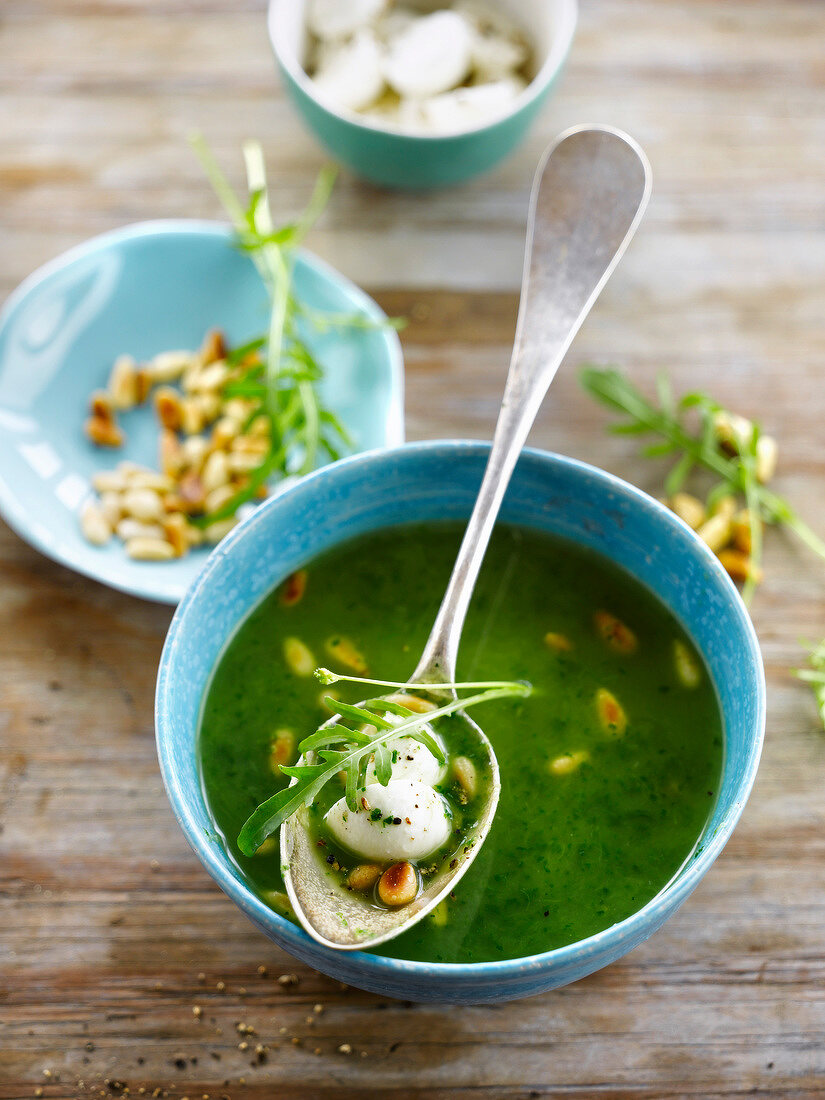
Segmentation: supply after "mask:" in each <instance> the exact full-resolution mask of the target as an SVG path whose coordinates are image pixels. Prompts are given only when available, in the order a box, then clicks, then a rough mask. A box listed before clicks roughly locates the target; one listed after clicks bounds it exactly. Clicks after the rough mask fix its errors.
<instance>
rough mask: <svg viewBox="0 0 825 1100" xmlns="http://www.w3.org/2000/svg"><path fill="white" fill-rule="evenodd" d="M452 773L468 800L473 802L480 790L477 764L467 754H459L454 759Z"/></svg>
mask: <svg viewBox="0 0 825 1100" xmlns="http://www.w3.org/2000/svg"><path fill="white" fill-rule="evenodd" d="M452 773H453V775H454V776H455V778H456V779H457V780H458V785H459V786H460V787H461V790H462V791H463V793H464V796H465V798H466V799H467V801H469V802H471V801H472V800H473V799H474V798H475V796H476V794H477V792H478V773H477V772H476V766H475V764H474V763H473V762H472V760H470V759H469V758H468V757H466V756H457V757H456V758H455V759H454V760H453V766H452Z"/></svg>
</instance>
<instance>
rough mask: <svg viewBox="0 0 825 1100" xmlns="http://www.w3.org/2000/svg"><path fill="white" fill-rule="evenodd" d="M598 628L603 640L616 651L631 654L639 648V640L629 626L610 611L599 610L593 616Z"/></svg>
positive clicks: (626, 654)
mask: <svg viewBox="0 0 825 1100" xmlns="http://www.w3.org/2000/svg"><path fill="white" fill-rule="evenodd" d="M593 622H594V623H595V624H596V630H597V631H598V634H599V636H600V637H601V639H602V641H604V642H606V643H607V644H608V646H609V647H610V648H611V649H612V650H613V651H614V652H616V653H623V654H624V655H625V656H629V655H630V654H632V653H635V652H636V650H637V649H638V648H639V641H638V639H637V637H636V635H635V634H634V633H633V631H632V630H631V629H630V627H629V626H625V624H624V623H623V622H622V621H621V619H617V618H616V616H615V615H611V614H610V612H609V611H597V612H596V614H595V615H594V616H593Z"/></svg>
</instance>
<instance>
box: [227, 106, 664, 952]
mask: <svg viewBox="0 0 825 1100" xmlns="http://www.w3.org/2000/svg"><path fill="white" fill-rule="evenodd" d="M649 195H650V168H649V165H648V162H647V158H646V157H645V155H644V153H643V152H642V150H641V149H640V148H639V146H638V145H637V144H636V143H635V142H634V141H633V140H632V139H630V138H629V137H628V136H627V135H625V134H622V133H621V132H619V131H617V130H613V129H610V128H608V127H579V128H576V129H573V130H569V131H567V132H566V133H564V134H562V135H561V136H560V137H559V139H558V140H557V141H556V142H555V143H554V144H553V145H552V146H551V147H550V149H548V151H547V153H546V154H545V156H544V157H543V158H542V161H541V163H540V165H539V167H538V170H537V172H536V177H535V181H534V184H533V191H532V197H531V201H530V214H529V221H528V226H527V247H526V255H525V263H524V275H523V281H522V289H521V304H520V308H519V316H518V325H517V329H516V338H515V346H514V349H513V355H512V359H511V362H510V369H509V373H508V376H507V382H506V385H505V391H504V398H503V401H502V404H501V410H500V413H499V417H498V422H497V425H496V430H495V436H494V439H493V444H492V448H491V451H490V456H489V460H488V463H487V467H486V470H485V473H484V478H483V480H482V484H481V488H480V490H479V494H478V497H477V499H476V502H475V506H474V508H473V512H472V515H471V516H470V520H469V523H468V526H467V530H466V532H465V535H464V539H463V541H462V544H461V548H460V550H459V554H458V558H457V560H456V563H455V567H454V569H453V572H452V575H451V577H450V581H449V584H448V586H447V590H446V592H445V594H444V598H443V601H442V603H441V606H440V609H439V611H438V614H437V616H436V620H435V623H434V625H433V629H432V632H431V634H430V637H429V640H428V642H427V644H426V646H425V648H424V652H423V654H422V656H421V660H420V661H419V663H418V667H417V668H416V670H415V672H414V673H413V675H412V677H411V678H410V681H409V683H408V684H406V685H400V684H399V685H391V684H385V683H383V682H381V681H367V680H364V681H362V682H363V683H365V684H366V683H369V684H373V685H378V687H379V688H381V687H384V688H386V687H393V688H395V689H396V690H394V691H393V692H392V693H390V694H384V695H382V696H381V698H378V699H370V700H365V701H364V702H363V703H361V704H359V705H358V706H356V707H352V706H348V705H346V704H337V703H334V704H333V705H335V706H336V709H337V711H338V713H336V714H335V715H334V717H333V718H331V719H330V720H329V721H328V722H326V723H325V724H324V726H322V727H321V728H320V729H319V730H318V731H317V732H316V734H314V735H313V736H312V737H310V738H307V739H306V740H305V741H304V742H302V752H303V755H302V757H301V759H300V760H299V761H298V764H297V765H296V766H295V767H294V768H291V769H285V770H286V771H287V774H290V775H292V784H291V786H290V787H289V788H287V792H289V794H288V795H286V794H285V793H282V794H281V795H280V796H279V797H280V800H281V801H280V803H279V806H280V808H281V813H280V821H282V822H283V823H282V826H281V863H282V868H283V872H284V880H285V884H286V889H287V893H288V896H289V899H290V902H291V904H292V907H293V909H294V911H295V914H296V916H297V918H298V919H299V920H300V922H301V924H302V925H303V926H304V928H305V929H306V931H307V932H308V933H309V934H310V935H311V936H312V937H313V938H314V939H315V940H318V941H319V942H320V943H323V944H326V945H327V946H329V947H334V948H339V949H345V950H346V949H356V948H360V949H364V948H370V947H376V946H378V945H379V944H381V943H384V942H386V941H387V940H389V939H392V938H393V937H395V936H398V935H400V934H401V933H402V932H403V931H405V929H407V928H409V927H411V926H412V925H413V924H415V923H417V922H418V921H420V920H421V919H422V917H424V916H426V915H427V914H428V913H431V912H433V910H435V909H436V907H437V906H438V905H439V903H440V902H441V901H442V900H443V899H444V898H445V896H446V895H447V894H448V893H449V892H450V891H451V890H452V889H454V887H455V885H456V883H457V881H458V880H459V879H460V878H461V876H462V875H463V874H464V873H465V872H466V871H467V869H468V867H469V866H470V864H471V863H472V862H473V860H474V858H475V857H476V855H477V854H478V852H479V850H480V848H481V845H482V844H483V842H484V840H485V838H486V836H487V834H488V832H489V830H490V826H491V824H492V822H493V818H494V816H495V812H496V806H497V804H498V798H499V792H500V787H501V780H500V776H499V768H498V762H497V760H496V755H495V752H494V751H493V747H492V745H491V744H490V742H489V740H488V739H487V737H486V736H485V735H484V731H483V730H482V729H481V728H480V726H478V725H477V723H476V722H474V721H473V720H472V719H471V718H470V717H469V716H468V714H467V710H468V709H469V707H470V706H471V705H474V704H476V703H479V702H483V701H485V700H487V699H492V698H500V697H502V696H506V695H517V694H519V693H522V694H526V693H528V692H529V686H527V685H520V684H456V683H455V670H456V657H457V653H458V646H459V641H460V638H461V631H462V627H463V625H464V619H465V616H466V613H467V608H468V606H469V603H470V598H471V596H472V593H473V588H474V586H475V582H476V579H477V577H478V573H479V569H480V567H481V562H482V560H483V558H484V554H485V551H486V549H487V545H488V542H489V539H490V534H491V532H492V529H493V525H494V524H495V521H496V517H497V515H498V512H499V508H500V506H501V502H502V499H503V497H504V493H505V490H506V488H507V485H508V483H509V480H510V476H511V474H512V471H513V469H514V467H515V464H516V460H517V459H518V456H519V453H520V451H521V449H522V447H523V446H524V443H525V441H526V439H527V434H528V432H529V430H530V428H531V426H532V424H533V421H534V419H535V417H536V414H537V412H538V410H539V407H540V405H541V403H542V400H543V398H544V396H545V394H546V392H547V389H548V387H549V385H550V382H551V381H552V379H553V376H554V375H555V373H556V370H557V369H558V367H559V365H560V363H561V361H562V359H563V357H564V355H565V353H566V351H567V349H568V348H569V346H570V344H571V342H572V340H573V338H574V336H575V335H576V333H577V332H578V329H579V327H580V326H581V324H582V321H583V320H584V318H585V317H586V316H587V314H588V313H589V311H590V308H591V306H592V305H593V303H594V302H595V300H596V298H597V297H598V295H599V292H600V291H601V289H602V287H603V286H604V284H605V282H606V281H607V279H608V277H609V275H610V274H611V272H612V271H613V269H614V267H615V266H616V264H617V263H618V261H619V259H620V257H621V256H622V254H623V252H624V250H625V248H626V247H627V245H628V242H629V241H630V239H631V238H632V236H633V234H634V233H635V231H636V228H637V226H638V224H639V221H640V219H641V217H642V214H643V212H644V209H645V207H646V205H647V201H648V198H649ZM337 678H338V677H335V676H334V675H333V674H328V679H327V681H326V682H332V681H333V680H335V679H337ZM342 678H343V679H347V677H342ZM349 679H355V678H349ZM461 689H465V690H466V691H469V692H470V693H471V694H469V695H467V694H464V695H463V696H462V697H461V698H459V696H458V694H457V691H458V690H461ZM330 773H333V774H335V775H336V779H337V778H338V777H340V780H341V781H342V782H343V784H344V785H345V788H346V789H345V793H343V794H342V795H341V797H340V798H338V799H337V800H336V801H335V802H334V803H333V804H332V805H329V798H327V802H326V804H325V805H324V806H323V807H322V809H321V810H319V806H320V805H321V804H320V803H316V801H315V795H316V793H317V792H316V787H318V784H324V783H326V782H327V780H328V779H329V777H330ZM318 789H320V788H318ZM338 790H339V791H340V788H338ZM336 793H338V792H336ZM287 797H294V801H293V803H292V804H291V805H288V804H287V803H286V801H285V799H286V798H287ZM270 801H272V800H270ZM266 805H267V804H265V806H266ZM263 810H264V807H261V808H260V809H259V811H256V815H258V816H257V817H256V815H253V817H252V818H250V822H248V823H247V826H245V829H247V827H248V826H249V825H250V823H252V822H255V823H256V827H257V832H254V831H252V832H250V833H248V835H247V837H246V840H247V842H248V843H249V844H250V845H254V844H255V843H258V842H260V840H261V839H262V837H263V836H264V835H266V828H267V827H268V826H271V823H272V821H273V820H278V819H277V818H272V817H271V816H270V818H269V819H267V817H266V813H262V812H261V811H263ZM287 813H288V814H289V816H284V815H285V814H287ZM273 828H274V827H270V828H269V831H270V832H271V831H273ZM242 835H243V834H242ZM325 838H326V839H325ZM336 853H337V854H336ZM436 916H437V914H436Z"/></svg>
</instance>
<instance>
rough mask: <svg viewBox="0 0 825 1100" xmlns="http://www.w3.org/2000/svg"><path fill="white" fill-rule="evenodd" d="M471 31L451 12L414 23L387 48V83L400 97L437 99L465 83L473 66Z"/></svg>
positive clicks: (440, 12)
mask: <svg viewBox="0 0 825 1100" xmlns="http://www.w3.org/2000/svg"><path fill="white" fill-rule="evenodd" d="M472 46H473V28H472V27H471V26H470V24H469V23H468V22H467V20H466V19H465V18H464V17H463V16H462V15H459V14H458V13H457V12H454V11H436V12H433V14H432V15H425V16H423V17H422V18H421V19H416V20H415V22H414V23H411V24H410V25H409V26H408V27H407V29H406V30H404V31H402V32H401V33H400V34H398V35H396V37H395V38H393V39H392V41H391V42H390V44H389V50H388V53H387V58H386V61H385V64H384V75H385V77H386V79H387V83H388V84H389V85H390V87H392V88H393V89H394V90H395V91H396V92H398V94H399V95H400V96H410V97H412V98H421V97H424V96H433V95H438V94H439V93H440V92H446V91H448V90H449V89H450V88H455V87H456V85H458V84H460V83H461V82H462V81H463V80H465V79H466V78H467V76H468V74H469V72H470V67H471V65H472Z"/></svg>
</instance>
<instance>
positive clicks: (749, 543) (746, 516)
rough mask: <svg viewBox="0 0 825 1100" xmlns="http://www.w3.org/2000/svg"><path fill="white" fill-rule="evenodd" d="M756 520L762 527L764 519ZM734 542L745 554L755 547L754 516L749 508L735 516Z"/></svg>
mask: <svg viewBox="0 0 825 1100" xmlns="http://www.w3.org/2000/svg"><path fill="white" fill-rule="evenodd" d="M756 522H757V523H758V524H759V525H760V527H761V525H762V520H761V519H757V520H756ZM733 543H734V546H735V547H736V549H737V550H741V552H742V553H743V554H750V553H751V550H752V549H753V517H752V516H751V513H750V512H749V511H748V509H747V508H746V509H744V510H743V511H741V512H738V513H737V514H736V515H735V516H734V517H733Z"/></svg>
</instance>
